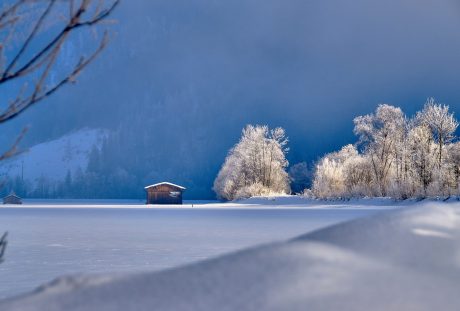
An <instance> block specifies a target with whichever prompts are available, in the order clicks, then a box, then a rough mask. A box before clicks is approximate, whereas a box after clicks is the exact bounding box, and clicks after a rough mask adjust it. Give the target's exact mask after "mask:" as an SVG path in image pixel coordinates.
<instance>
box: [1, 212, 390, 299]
mask: <svg viewBox="0 0 460 311" xmlns="http://www.w3.org/2000/svg"><path fill="white" fill-rule="evenodd" d="M66 207H68V206H64V205H63V206H62V207H59V206H56V205H54V206H53V207H48V208H46V207H31V208H28V207H11V208H10V207H6V208H0V231H3V230H5V231H6V230H8V231H9V245H8V249H7V254H6V261H5V262H4V263H3V264H1V265H0V277H1V280H2V281H1V282H0V298H4V297H9V296H13V295H17V294H20V293H23V292H27V291H30V290H33V289H34V288H36V287H37V286H39V285H40V284H42V283H46V282H48V281H50V280H51V279H54V278H56V277H58V276H62V275H67V274H76V273H85V274H86V273H105V272H132V271H146V270H147V271H153V270H159V269H165V268H170V267H176V266H178V265H183V264H187V263H191V262H195V261H199V260H203V259H206V258H210V257H215V256H217V255H221V254H224V253H228V252H231V251H235V250H238V249H241V248H245V247H249V246H254V245H257V244H261V243H270V242H274V241H281V240H285V239H289V238H292V237H295V236H297V235H301V234H304V233H307V232H310V231H313V230H315V229H318V228H322V227H325V226H328V225H332V224H335V223H338V222H342V221H345V220H349V219H353V218H357V217H362V216H366V215H370V214H372V213H375V212H379V211H383V210H385V209H382V208H375V209H374V208H346V209H345V208H335V207H329V208H304V209H298V208H297V209H289V208H286V207H284V208H282V209H273V208H272V209H263V208H262V209H261V208H260V207H259V208H248V209H241V208H239V209H232V208H229V207H231V205H226V208H214V209H213V208H195V209H191V208H188V209H180V208H171V209H167V208H166V209H165V208H162V209H155V208H148V209H147V208H145V207H143V208H135V207H129V208H126V207H125V208H124V207H123V206H118V207H119V208H113V209H112V208H66Z"/></svg>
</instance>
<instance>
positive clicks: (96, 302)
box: [0, 201, 460, 311]
mask: <svg viewBox="0 0 460 311" xmlns="http://www.w3.org/2000/svg"><path fill="white" fill-rule="evenodd" d="M349 207H350V208H349V209H344V208H329V209H305V210H300V209H298V210H289V209H282V210H263V209H259V210H248V211H245V210H240V209H238V210H231V209H228V210H227V209H225V210H219V211H216V210H197V211H196V210H191V209H188V210H177V209H175V210H166V209H164V210H151V211H146V210H143V211H140V210H138V211H126V210H120V209H117V210H115V209H114V210H107V209H106V210H104V211H101V210H97V211H96V210H78V211H77V210H69V209H67V210H65V209H62V210H60V209H56V210H54V212H57V213H71V214H68V215H66V216H69V215H72V212H76V211H77V213H75V214H73V216H72V221H66V222H65V223H67V224H69V223H70V224H73V225H72V226H76V227H81V228H82V229H83V230H77V229H76V228H74V230H77V232H79V234H77V236H78V237H79V238H78V239H77V238H76V237H74V238H73V239H71V240H70V241H76V240H79V241H80V242H84V243H88V245H89V246H85V247H80V248H79V250H78V251H79V252H81V251H82V250H83V251H87V253H85V254H86V256H84V255H83V254H80V255H76V256H77V257H78V259H79V260H83V261H84V262H87V261H88V260H91V259H90V258H92V259H94V258H96V257H98V254H100V253H98V250H97V249H96V248H95V249H91V248H92V245H94V246H98V247H102V248H106V249H110V247H113V246H111V245H110V246H109V245H107V244H111V243H112V242H113V241H117V242H116V243H119V244H120V242H122V243H121V244H123V245H126V244H128V247H127V248H128V251H127V252H126V253H125V254H124V255H122V256H120V255H117V256H120V257H123V258H124V262H125V263H126V262H128V261H129V262H130V263H131V264H135V262H134V261H136V257H143V258H144V259H145V258H149V260H155V255H154V253H150V254H142V253H136V251H139V250H141V251H144V250H145V249H146V248H147V245H144V246H142V245H140V244H137V243H138V242H133V241H139V239H138V238H132V237H131V238H130V239H129V240H130V241H131V242H133V243H134V244H136V245H138V246H139V248H137V250H134V249H133V246H134V245H131V244H129V242H128V241H125V242H123V240H125V239H127V237H128V236H131V235H132V233H136V236H137V235H138V233H140V230H141V231H142V229H141V228H144V230H145V231H144V233H147V234H151V233H156V234H158V233H159V232H160V231H163V233H166V235H162V234H160V235H162V238H163V239H164V238H166V240H167V241H164V240H163V239H162V240H163V241H164V242H167V245H168V246H167V247H168V249H169V250H171V248H175V247H178V248H181V250H176V255H178V257H181V258H176V260H177V259H178V260H179V261H182V262H186V261H189V262H190V261H194V260H196V259H199V258H192V259H191V258H188V259H187V258H185V257H187V256H188V255H187V254H186V253H185V252H184V248H186V249H189V250H190V249H192V248H196V249H195V250H194V251H192V253H193V252H197V253H198V252H201V255H203V254H204V253H207V254H208V255H210V256H214V255H216V254H218V253H222V252H227V251H229V250H231V249H232V248H234V249H237V248H240V247H244V246H247V245H250V244H258V243H260V242H268V241H274V240H284V239H286V238H287V237H288V236H292V235H296V234H297V233H296V231H297V230H299V231H303V232H307V233H306V234H304V235H301V236H299V237H296V238H293V239H289V240H285V241H280V242H276V243H271V244H268V245H262V246H256V247H252V248H249V249H245V250H241V251H238V252H234V253H231V254H228V255H223V256H220V257H217V258H215V259H209V260H204V261H200V262H197V263H195V264H191V265H185V266H181V267H178V268H174V269H167V270H163V271H159V272H147V271H144V272H142V273H129V274H124V275H120V274H103V275H92V276H91V275H86V276H77V277H65V278H60V279H58V280H56V281H54V282H52V283H49V284H47V285H44V286H42V287H41V288H40V289H39V290H37V291H35V292H32V293H29V294H26V295H23V296H20V297H17V298H15V299H8V300H4V301H2V302H0V309H1V310H2V311H3V310H4V311H38V310H46V311H58V310H66V311H88V310H98V311H109V310H110V311H126V310H137V311H144V310H145V311H147V310H174V311H177V310H248V311H249V310H299V311H300V310H355V311H356V310H363V311H364V310H366V311H367V310H382V311H383V310H385V311H387V310H398V311H400V310H417V311H420V310H427V311H428V310H452V311H454V310H458V306H459V305H460V296H459V295H458V293H459V288H460V203H458V201H450V202H447V203H444V202H422V203H416V204H413V206H407V208H402V209H393V210H391V211H388V212H381V213H375V211H376V210H372V209H369V210H365V209H353V208H352V207H353V205H350V206H349ZM377 210H378V209H377ZM380 210H382V209H380ZM40 211H41V210H39V209H37V210H35V212H37V213H38V212H40ZM85 211H86V212H89V213H90V214H86V216H84V217H83V218H84V219H85V220H86V222H87V223H86V224H84V223H82V222H81V220H82V218H81V215H85ZM17 212H18V213H19V212H20V211H19V210H18V211H17ZM31 212H33V211H32V210H29V211H28V213H31ZM41 212H48V213H50V214H49V215H45V216H44V217H49V218H50V217H51V218H52V217H53V214H54V212H52V211H49V210H48V211H41ZM104 212H109V214H104ZM138 212H139V213H141V214H140V215H139V216H135V217H133V219H134V220H135V223H138V224H139V225H137V226H136V228H132V227H131V226H132V224H131V225H129V226H128V227H127V228H129V232H130V234H125V235H121V234H119V233H117V231H116V230H114V229H113V226H114V225H119V224H120V223H121V222H115V220H114V219H113V218H114V217H115V218H116V219H121V218H130V217H129V216H128V215H129V214H131V213H133V215H134V214H136V213H138ZM142 212H152V213H151V214H149V213H142ZM195 212H196V213H197V214H194V213H195ZM111 213H114V214H111ZM119 213H121V214H119ZM176 213H177V214H176ZM8 214H10V215H8ZM110 214H111V215H110ZM366 214H367V215H370V214H371V215H370V216H369V217H361V218H358V219H356V220H353V221H350V222H343V223H339V224H337V225H334V226H330V227H327V228H324V229H321V230H317V231H314V232H310V233H308V231H311V230H313V229H314V228H318V227H323V226H326V225H327V224H332V223H337V222H340V221H341V220H345V219H350V218H357V217H359V216H364V215H366ZM4 215H7V217H11V216H12V215H13V213H12V211H11V210H6V211H5V213H4ZM78 215H80V216H78ZM97 215H99V216H97ZM141 215H142V216H141ZM31 216H32V217H31ZM88 216H90V217H88ZM120 216H125V217H120ZM24 217H26V218H27V217H28V218H29V220H32V219H34V218H39V217H37V216H34V215H29V216H24ZM54 217H56V216H54ZM61 217H62V215H61V216H58V217H56V222H55V223H54V225H52V226H49V228H47V229H44V228H42V229H41V230H43V232H48V231H49V232H54V233H57V232H58V231H60V232H61V233H62V231H64V232H67V233H68V232H69V230H71V227H72V226H70V225H67V226H66V225H65V224H57V223H58V222H61V221H63V218H61ZM16 218H17V219H16V221H18V220H19V218H21V216H19V217H17V216H16ZM91 218H93V219H97V221H96V223H97V225H98V226H100V227H98V228H95V227H94V225H95V224H96V223H95V222H93V221H92V220H91ZM66 219H68V218H66ZM153 219H159V220H162V221H161V222H160V221H158V222H156V221H155V220H153ZM125 221H126V220H125ZM145 222H147V223H149V222H153V223H154V224H156V225H157V226H160V227H161V228H163V230H156V229H154V228H153V226H149V225H145ZM31 223H32V224H34V223H35V225H34V226H39V225H38V224H37V221H36V220H34V221H31ZM163 223H164V224H163ZM185 224H186V225H185ZM17 225H20V224H19V223H18V224H17ZM56 226H57V228H56ZM64 226H65V227H66V229H62V227H64ZM203 226H204V227H203ZM19 227H22V224H21V226H19ZM146 227H148V229H145V228H146ZM165 227H167V228H165ZM89 228H91V229H89ZM119 229H120V231H122V230H123V231H124V230H125V228H124V227H123V226H122V227H121V228H119ZM22 230H23V229H22ZM85 230H89V232H87V233H86V234H84V232H85ZM26 231H28V230H26ZM77 232H74V233H77ZM90 232H92V233H93V234H94V235H93V236H89V233H90ZM173 232H174V233H175V238H173V237H172V236H171V234H172V233H173ZM178 232H179V233H181V234H180V236H177V235H176V234H177V233H178ZM67 233H65V234H67ZM102 233H103V235H104V237H105V238H108V239H109V242H110V243H108V242H107V243H104V242H102V241H100V242H98V240H99V238H98V236H100V235H101V234H102ZM110 233H112V234H116V236H114V237H111V236H110ZM65 234H64V235H62V236H60V237H55V238H56V239H57V240H64V241H65V240H66V239H64V238H65ZM182 234H183V236H182ZM82 235H83V236H84V237H82ZM36 236H37V237H35V238H32V237H31V236H29V237H28V238H27V240H29V243H30V241H31V240H35V241H36V242H37V241H38V240H48V241H50V237H49V236H48V237H43V234H42V233H39V232H36ZM40 236H41V237H42V239H39V237H40ZM152 240H155V238H153V236H149V238H148V239H146V240H144V243H147V244H149V245H152V244H155V243H153V242H152ZM12 242H13V244H14V243H15V242H16V243H19V240H17V241H15V240H14V239H13V240H12ZM126 242H128V243H126ZM223 245H227V246H229V247H228V248H226V249H222V248H221V247H222V246H223ZM25 246H26V245H22V248H24V247H25ZM213 247H217V249H211V248H213ZM19 248H21V247H19ZM40 248H41V250H43V249H44V247H43V246H40ZM16 249H18V246H16ZM93 251H95V253H93ZM163 251H165V250H163ZM14 252H15V251H14V250H11V253H14ZM107 252H108V253H110V251H108V250H107ZM50 253H52V251H51V252H48V256H49V254H50ZM23 255H26V254H23ZM36 255H37V254H33V253H32V254H30V253H29V256H31V257H32V258H29V260H30V261H32V260H34V259H35V258H34V257H35V256H36ZM189 255H190V254H189ZM10 256H13V255H12V254H11V255H10ZM117 256H116V257H117ZM174 257H175V256H171V257H170V258H169V260H172V259H173V258H174ZM203 257H206V256H203ZM59 258H60V259H58V258H57V257H55V258H54V260H57V262H58V263H59V262H61V263H62V261H63V260H62V257H61V256H59ZM76 259H77V258H71V259H70V261H72V262H73V264H75V262H76V261H77V260H76ZM126 259H128V260H126ZM164 259H166V258H164ZM12 260H13V261H15V260H18V259H13V258H12ZM42 260H43V259H42ZM47 260H48V262H49V263H51V261H53V260H52V259H47ZM55 263H56V262H55ZM11 264H12V263H9V267H11ZM37 264H38V266H37ZM73 264H72V265H73ZM96 265H97V264H96ZM105 265H107V262H106V263H105ZM105 265H104V266H105ZM29 266H30V267H35V269H41V268H43V263H42V262H40V260H35V264H32V263H31V264H29ZM89 266H92V267H94V266H95V264H94V263H92V264H89ZM7 267H8V265H5V267H4V269H5V270H6V271H7V272H8V269H7ZM113 267H115V266H113ZM143 268H146V266H144V267H143ZM35 269H33V270H35ZM5 270H3V272H2V273H5ZM62 270H65V269H62ZM96 270H98V269H94V271H96ZM102 270H104V271H105V270H106V269H102ZM29 272H30V271H29ZM17 273H21V274H23V273H22V272H21V271H20V270H17ZM10 277H11V276H10ZM2 283H4V284H7V285H6V286H11V284H15V283H14V281H13V280H11V279H6V280H4V281H3V282H2ZM2 286H3V285H2Z"/></svg>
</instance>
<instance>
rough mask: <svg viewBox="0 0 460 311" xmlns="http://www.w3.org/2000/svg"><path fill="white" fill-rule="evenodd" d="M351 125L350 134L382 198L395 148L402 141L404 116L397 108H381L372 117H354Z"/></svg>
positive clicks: (394, 158) (394, 157) (395, 155)
mask: <svg viewBox="0 0 460 311" xmlns="http://www.w3.org/2000/svg"><path fill="white" fill-rule="evenodd" d="M354 123H355V129H354V132H355V134H356V135H358V136H359V140H360V141H359V142H360V143H361V145H362V146H364V150H365V152H366V153H367V154H368V156H369V159H370V161H371V164H372V169H373V173H374V180H375V182H376V184H377V185H378V187H379V191H380V195H383V196H385V195H387V188H388V179H389V175H390V173H391V169H392V168H393V166H394V165H395V162H396V159H397V158H398V154H397V152H398V145H399V142H401V141H402V140H403V137H404V131H405V128H406V127H405V116H404V114H403V113H402V111H401V109H400V108H397V107H394V106H390V105H386V104H381V105H379V106H378V107H377V110H376V111H375V113H373V114H368V115H365V116H360V117H357V118H355V120H354Z"/></svg>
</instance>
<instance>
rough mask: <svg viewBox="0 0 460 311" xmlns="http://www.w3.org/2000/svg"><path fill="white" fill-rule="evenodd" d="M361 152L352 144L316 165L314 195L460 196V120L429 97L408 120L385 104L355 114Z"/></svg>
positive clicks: (338, 196)
mask: <svg viewBox="0 0 460 311" xmlns="http://www.w3.org/2000/svg"><path fill="white" fill-rule="evenodd" d="M354 123H355V129H354V132H355V134H356V135H358V137H359V142H358V145H359V146H361V151H362V152H361V153H359V152H358V151H357V150H356V149H354V147H353V146H351V145H348V146H345V147H344V148H342V150H341V151H339V152H334V153H330V154H327V155H326V156H324V157H323V158H322V159H321V160H320V161H319V162H318V164H317V165H316V172H315V177H314V181H313V193H314V195H316V196H317V197H321V198H331V197H332V198H342V197H355V196H358V197H360V196H391V197H395V198H402V199H404V198H409V197H414V196H417V197H418V196H422V197H424V196H449V195H452V194H459V183H460V143H453V142H452V141H453V138H454V133H455V130H456V129H457V126H458V122H457V120H455V118H454V116H453V114H452V113H449V108H448V106H445V105H440V104H437V103H436V102H435V101H434V100H433V99H431V98H430V99H428V101H427V103H426V104H425V106H424V108H423V110H422V111H420V112H418V113H417V114H416V116H415V117H414V118H413V119H410V120H408V119H407V118H406V117H405V115H404V114H403V112H402V111H401V109H400V108H397V107H393V106H390V105H379V106H378V107H377V109H376V111H375V113H373V114H369V115H365V116H360V117H357V118H355V120H354Z"/></svg>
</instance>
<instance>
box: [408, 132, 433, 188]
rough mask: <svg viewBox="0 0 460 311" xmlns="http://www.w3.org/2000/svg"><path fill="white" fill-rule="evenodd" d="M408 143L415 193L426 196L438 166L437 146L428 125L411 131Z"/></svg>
mask: <svg viewBox="0 0 460 311" xmlns="http://www.w3.org/2000/svg"><path fill="white" fill-rule="evenodd" d="M407 143H408V144H407V145H408V149H409V154H410V173H411V177H412V188H413V193H416V194H418V195H426V194H427V189H428V186H429V185H430V183H431V182H432V181H433V170H434V168H435V164H436V162H435V159H436V153H435V148H436V145H435V144H434V142H433V137H432V135H431V131H430V129H429V128H428V127H427V126H426V125H418V126H415V127H414V128H412V129H411V130H410V131H409V135H408V140H407Z"/></svg>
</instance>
